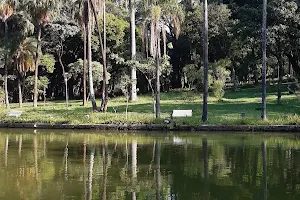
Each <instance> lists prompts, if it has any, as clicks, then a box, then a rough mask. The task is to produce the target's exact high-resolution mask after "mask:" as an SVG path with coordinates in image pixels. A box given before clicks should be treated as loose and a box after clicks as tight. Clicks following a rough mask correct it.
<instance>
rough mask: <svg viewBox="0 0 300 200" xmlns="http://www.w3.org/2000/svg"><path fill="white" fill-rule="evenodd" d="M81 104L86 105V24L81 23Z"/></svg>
mask: <svg viewBox="0 0 300 200" xmlns="http://www.w3.org/2000/svg"><path fill="white" fill-rule="evenodd" d="M83 42H84V44H83V51H84V52H83V106H86V104H87V103H86V26H85V24H84V25H83Z"/></svg>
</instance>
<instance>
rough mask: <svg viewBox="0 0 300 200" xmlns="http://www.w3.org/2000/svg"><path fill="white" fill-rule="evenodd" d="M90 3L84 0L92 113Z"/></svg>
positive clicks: (93, 93) (94, 106)
mask: <svg viewBox="0 0 300 200" xmlns="http://www.w3.org/2000/svg"><path fill="white" fill-rule="evenodd" d="M90 6H91V2H90V1H89V0H85V2H84V23H85V27H86V28H87V51H88V57H87V60H88V74H89V88H90V99H91V102H92V108H93V110H94V111H96V110H97V103H96V99H95V91H94V83H93V74H92V71H93V69H92V28H91V20H92V19H91V16H90V15H91V14H90Z"/></svg>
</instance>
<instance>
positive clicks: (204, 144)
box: [202, 139, 209, 199]
mask: <svg viewBox="0 0 300 200" xmlns="http://www.w3.org/2000/svg"><path fill="white" fill-rule="evenodd" d="M202 151H203V165H204V199H209V197H208V190H209V189H208V145H207V139H203V140H202Z"/></svg>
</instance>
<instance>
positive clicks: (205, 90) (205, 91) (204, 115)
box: [202, 0, 208, 122]
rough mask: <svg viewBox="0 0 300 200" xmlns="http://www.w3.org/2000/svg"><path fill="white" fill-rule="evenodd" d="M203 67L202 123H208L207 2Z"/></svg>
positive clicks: (205, 3) (204, 13)
mask: <svg viewBox="0 0 300 200" xmlns="http://www.w3.org/2000/svg"><path fill="white" fill-rule="evenodd" d="M203 18H204V25H203V67H204V83H203V110H202V121H203V122H206V121H207V120H208V117H207V98H208V13H207V0H204V2H203Z"/></svg>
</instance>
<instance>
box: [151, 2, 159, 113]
mask: <svg viewBox="0 0 300 200" xmlns="http://www.w3.org/2000/svg"><path fill="white" fill-rule="evenodd" d="M160 17H161V8H160V7H159V6H153V7H152V21H151V32H152V34H151V43H152V45H151V46H152V47H151V49H152V51H153V55H154V56H155V74H156V101H155V102H156V103H155V116H156V118H157V119H158V118H160V59H161V52H160V24H159V20H160Z"/></svg>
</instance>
